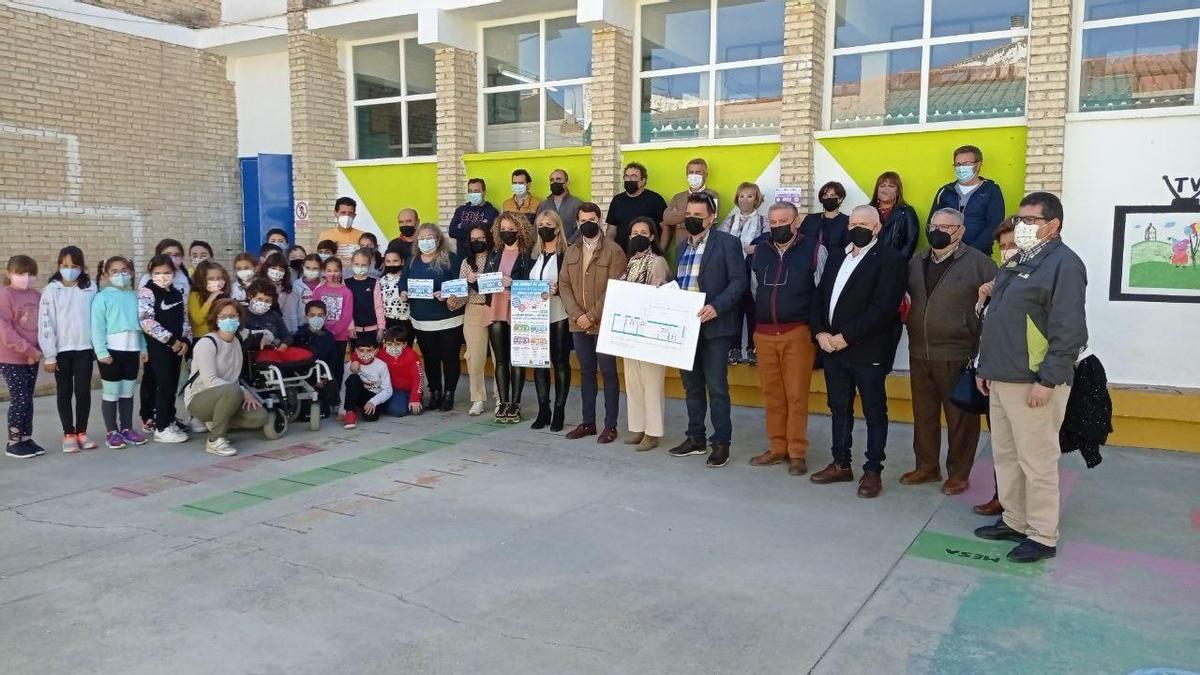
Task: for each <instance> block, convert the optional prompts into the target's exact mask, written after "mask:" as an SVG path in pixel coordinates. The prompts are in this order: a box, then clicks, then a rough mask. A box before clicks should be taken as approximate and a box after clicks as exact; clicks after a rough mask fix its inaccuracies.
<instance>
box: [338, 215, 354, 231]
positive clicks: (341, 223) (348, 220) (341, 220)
mask: <svg viewBox="0 0 1200 675" xmlns="http://www.w3.org/2000/svg"><path fill="white" fill-rule="evenodd" d="M337 224H338V227H340V228H342V229H343V230H348V229H350V226H352V225H354V216H338V219H337Z"/></svg>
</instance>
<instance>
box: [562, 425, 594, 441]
mask: <svg viewBox="0 0 1200 675" xmlns="http://www.w3.org/2000/svg"><path fill="white" fill-rule="evenodd" d="M595 435H596V425H595V424H580V425H579V426H577V427H575V428H574V429H572V430H570V431H568V432H567V438H569V439H571V440H575V439H577V438H583V437H584V436H595Z"/></svg>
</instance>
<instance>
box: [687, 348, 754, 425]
mask: <svg viewBox="0 0 1200 675" xmlns="http://www.w3.org/2000/svg"><path fill="white" fill-rule="evenodd" d="M740 337H741V335H740V334H739V335H737V336H733V335H730V336H725V337H716V338H705V337H703V336H701V338H700V339H699V340H698V341H697V342H696V360H695V361H694V362H693V363H692V369H691V370H681V371H679V376H680V378H681V379H683V391H684V394H685V396H686V401H687V412H688V426H687V437H688V438H690V439H692V440H693V441H697V442H699V443H703V442H704V414H705V412H706V411H707V409H708V408H711V412H712V425H713V433H712V436H710V437H709V439H708V442H709V443H729V442H730V441H732V440H733V422H732V421H730V419H729V412H730V408H729V405H730V404H729V360H728V359H729V350H730V349H732V348H733V343H734V341H735V340H738V339H740Z"/></svg>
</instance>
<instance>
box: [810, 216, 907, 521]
mask: <svg viewBox="0 0 1200 675" xmlns="http://www.w3.org/2000/svg"><path fill="white" fill-rule="evenodd" d="M881 227H882V225H881V224H880V222H879V211H877V210H876V209H875V207H874V206H870V205H866V204H864V205H863V206H859V207H856V208H855V209H854V210H853V211H851V212H850V228H849V231H848V232H847V237H848V238H849V239H850V243H849V244H848V245H847V246H846V248H844V249H842V250H836V251H832V252H831V257H830V259H829V264H827V265H826V266H825V272H824V274H823V275H822V278H821V284H820V287H819V288H818V289H817V301H816V302H815V303H813V312H812V318H811V320H810V326H811V327H812V331H813V333H814V334H815V335H816V340H817V346H818V347H819V348H820V349H821V351H823V352H825V356H824V366H825V387H826V390H827V391H828V395H827V398H828V401H829V412H830V416H831V421H832V427H833V432H832V436H833V462H831V463H830V464H829V466H827V467H825V468H824V469H822V470H820V471H818V472H816V473H814V474H813V475H812V476H811V478H810V480H812V482H814V483H818V484H826V483H842V482H852V481H853V480H854V470H853V469H851V468H850V445H851V441H852V439H853V437H852V431H853V429H854V397H855V392H856V391H857V393H858V395H859V396H861V397H862V408H863V416H864V417H865V418H866V421H867V453H866V455H867V461H866V464H865V465H863V476H862V479H861V480H859V484H858V496H859V497H863V498H868V499H869V498H872V497H876V496H878V495H879V491H880V490H881V489H882V488H883V483H882V480H881V478H880V474H881V473H882V471H883V460H884V459H885V455H884V446H886V445H887V434H888V414H887V392H886V391H885V390H884V380H885V379H886V378H887V374H888V372H890V371H891V369H892V358H893V356H894V355H895V344H896V343H895V333H896V330H897V329H898V328H899V325H900V313H899V311H898V309H897V308H898V307H899V306H900V299H901V298H902V297H904V291H905V279H906V278H907V275H908V261H907V260H905V259H904V257H903V256H902V255H901V254H899V253H897V252H896V251H895V250H893V249H892V248H890V247H888V246H886V245H883V246H881V245H879V244H880V242H879V237H878V235H879V231H880V229H881Z"/></svg>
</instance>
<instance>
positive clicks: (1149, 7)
mask: <svg viewBox="0 0 1200 675" xmlns="http://www.w3.org/2000/svg"><path fill="white" fill-rule="evenodd" d="M1197 7H1200V0H1086V2H1085V3H1084V10H1083V19H1084V20H1085V21H1095V20H1097V19H1113V18H1116V17H1120V16H1136V15H1138V14H1154V13H1155V12H1173V11H1176V10H1180V9H1196V8H1197Z"/></svg>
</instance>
